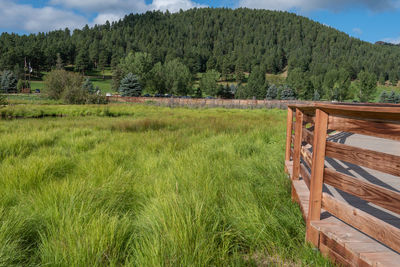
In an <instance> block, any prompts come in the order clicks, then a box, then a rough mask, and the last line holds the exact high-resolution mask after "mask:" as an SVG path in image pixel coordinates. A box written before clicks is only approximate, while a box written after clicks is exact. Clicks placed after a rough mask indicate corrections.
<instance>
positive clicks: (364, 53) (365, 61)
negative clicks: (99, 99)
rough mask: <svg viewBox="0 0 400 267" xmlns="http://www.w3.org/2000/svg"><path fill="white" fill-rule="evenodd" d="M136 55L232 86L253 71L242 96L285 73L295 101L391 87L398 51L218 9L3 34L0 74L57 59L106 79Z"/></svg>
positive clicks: (293, 19) (275, 16) (263, 15)
mask: <svg viewBox="0 0 400 267" xmlns="http://www.w3.org/2000/svg"><path fill="white" fill-rule="evenodd" d="M136 52H143V53H145V55H146V57H150V58H149V60H148V61H146V62H148V64H149V66H151V68H150V67H149V70H150V69H153V68H155V67H157V68H158V70H159V72H158V73H160V72H163V71H162V67H164V66H165V69H167V70H168V69H173V68H172V67H171V66H170V67H168V64H169V62H173V61H175V62H179V64H183V65H184V66H186V67H187V68H188V69H189V71H190V73H191V74H192V75H193V76H194V75H196V74H197V73H205V72H207V71H209V72H215V71H217V72H218V73H219V74H215V73H214V74H212V73H211V74H210V75H208V77H216V76H218V75H220V77H221V78H223V79H228V77H229V76H231V77H235V79H236V81H237V82H238V83H239V84H240V82H241V81H242V80H243V79H244V73H245V72H250V73H253V72H256V74H254V75H253V76H254V77H253V78H254V81H253V83H254V84H255V85H251V81H249V86H248V88H247V89H243V88H240V87H239V88H237V90H239V92H238V95H241V96H243V97H250V94H252V95H253V96H256V97H258V98H263V97H265V93H266V92H267V91H268V88H269V87H270V86H271V85H268V84H267V82H265V81H264V83H263V84H261V83H260V82H258V81H261V82H263V78H262V77H261V76H262V75H261V76H260V75H259V73H275V74H276V73H281V72H283V71H286V70H288V78H287V83H288V85H289V86H290V87H291V88H293V89H294V91H295V94H296V97H298V98H302V99H313V98H315V97H316V96H318V97H325V98H326V99H337V100H343V99H345V98H346V94H347V91H346V90H348V87H349V86H350V82H351V81H353V80H355V79H357V77H360V75H361V76H364V77H365V79H366V80H370V81H373V80H375V81H376V80H378V79H379V81H380V82H381V83H384V82H385V81H387V80H389V81H390V82H391V83H392V84H397V81H398V79H399V76H400V64H399V63H400V47H397V46H385V45H379V44H371V43H367V42H363V41H361V40H358V39H355V38H352V37H350V36H348V35H347V34H345V33H343V32H340V31H337V30H335V29H333V28H330V27H327V26H324V25H322V24H320V23H317V22H314V21H312V20H310V19H307V18H305V17H301V16H297V15H295V14H292V13H288V12H278V11H268V10H250V9H235V10H232V9H223V8H204V9H203V8H202V9H191V10H188V11H181V12H178V13H169V12H165V13H163V12H159V11H154V12H147V13H145V14H131V15H128V16H126V17H125V18H124V19H122V20H120V21H118V22H113V23H108V22H107V23H106V24H105V25H96V26H94V27H91V28H90V27H88V26H86V27H84V28H83V29H79V30H78V29H77V30H74V31H73V32H71V31H70V30H69V29H65V30H58V31H52V32H49V33H38V34H31V35H28V36H27V35H17V34H8V33H3V34H2V35H1V36H0V70H13V71H14V72H15V73H18V72H21V70H23V67H24V60H25V58H27V59H28V60H29V61H30V62H31V64H32V67H33V68H34V70H35V71H36V72H40V71H47V70H50V69H52V68H55V66H56V65H57V62H60V61H62V62H64V64H73V65H74V66H75V70H76V71H80V72H85V71H89V70H91V69H93V68H96V69H104V68H105V67H106V66H111V67H112V69H113V71H114V76H121V73H122V71H121V70H119V71H118V70H117V69H118V66H119V65H121V64H124V63H123V61H124V60H125V59H126V57H129V54H130V53H131V54H132V53H136ZM125 61H126V60H125ZM170 65H171V64H170ZM181 69H184V68H183V67H181ZM118 72H120V73H118ZM172 72H173V71H171V73H172ZM175 72H176V71H175ZM178 72H180V71H178ZM153 73H154V72H153ZM134 74H137V73H134ZM193 76H192V77H193ZM251 76H252V75H250V78H251ZM367 76H368V77H367ZM218 77H219V76H218ZM257 77H258V78H257ZM122 78H123V77H117V81H120V80H121V79H122ZM139 78H140V79H141V80H145V78H144V77H139ZM250 78H249V79H250ZM146 79H147V78H146ZM182 79H183V78H182ZM150 80H151V79H150ZM146 82H147V84H149V85H152V86H153V89H154V90H155V92H156V91H163V90H164V89H163V90H158V89H157V86H158V85H157V84H155V83H157V81H153V82H151V81H146ZM165 83H167V81H166V82H165ZM203 84H207V83H206V82H203ZM162 86H164V87H165V85H162ZM171 86H172V83H171ZM254 86H256V87H257V86H260V87H263V88H254ZM116 87H118V86H116ZM251 87H253V88H251ZM177 90H178V91H179V88H178V89H177ZM212 90H213V89H212V88H211V89H210V91H212ZM246 90H247V91H248V90H252V92H251V93H250V92H247V93H246V92H243V91H246ZM254 90H255V91H254ZM257 90H259V92H257ZM164 91H165V90H164ZM184 91H185V90H184ZM260 92H261V93H260ZM185 93H187V92H186V91H185ZM272 95H273V93H272Z"/></svg>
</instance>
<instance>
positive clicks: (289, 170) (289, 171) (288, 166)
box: [285, 160, 293, 179]
mask: <svg viewBox="0 0 400 267" xmlns="http://www.w3.org/2000/svg"><path fill="white" fill-rule="evenodd" d="M292 171H293V161H291V160H285V172H286V173H287V174H288V175H289V178H290V179H292Z"/></svg>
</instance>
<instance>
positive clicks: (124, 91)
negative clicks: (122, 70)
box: [118, 73, 142, 96]
mask: <svg viewBox="0 0 400 267" xmlns="http://www.w3.org/2000/svg"><path fill="white" fill-rule="evenodd" d="M118 91H119V92H121V95H122V96H140V95H141V94H142V87H141V86H140V84H139V79H138V78H137V76H136V75H134V74H133V73H128V74H127V75H126V76H125V77H124V78H123V79H122V80H121V84H120V86H119V89H118Z"/></svg>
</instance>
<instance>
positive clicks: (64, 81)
mask: <svg viewBox="0 0 400 267" xmlns="http://www.w3.org/2000/svg"><path fill="white" fill-rule="evenodd" d="M82 81H83V76H82V75H80V74H77V73H74V72H68V71H66V70H53V71H51V72H49V73H48V74H47V75H46V76H45V78H44V82H45V87H46V90H47V94H48V95H49V97H50V98H51V99H61V98H62V97H63V98H64V91H65V90H66V88H70V89H71V88H73V89H72V91H78V90H77V88H76V87H79V88H80V87H81V86H82ZM70 93H71V92H70ZM70 93H67V95H69V94H70ZM68 98H69V97H68Z"/></svg>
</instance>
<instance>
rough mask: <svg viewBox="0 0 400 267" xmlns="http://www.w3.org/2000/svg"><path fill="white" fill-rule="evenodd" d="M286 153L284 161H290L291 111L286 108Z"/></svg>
mask: <svg viewBox="0 0 400 267" xmlns="http://www.w3.org/2000/svg"><path fill="white" fill-rule="evenodd" d="M286 124H287V125H286V151H285V160H290V150H291V148H292V127H293V110H292V109H291V108H290V107H288V113H287V123H286Z"/></svg>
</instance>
